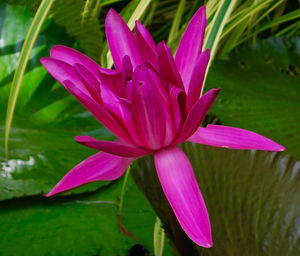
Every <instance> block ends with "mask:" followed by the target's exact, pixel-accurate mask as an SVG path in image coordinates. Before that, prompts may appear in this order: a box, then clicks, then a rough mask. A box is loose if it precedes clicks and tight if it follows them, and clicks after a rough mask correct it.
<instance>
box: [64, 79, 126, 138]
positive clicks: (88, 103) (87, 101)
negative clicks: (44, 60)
mask: <svg viewBox="0 0 300 256" xmlns="http://www.w3.org/2000/svg"><path fill="white" fill-rule="evenodd" d="M64 86H65V87H66V89H67V90H68V91H69V92H70V93H71V94H72V95H74V96H75V97H76V99H77V100H78V101H79V102H80V103H81V104H82V105H83V106H84V107H85V108H86V109H88V110H89V111H90V112H91V113H92V114H93V116H95V117H96V118H97V119H98V120H99V122H100V123H102V124H103V125H104V126H105V127H106V128H107V129H108V130H110V131H111V132H112V133H113V134H115V135H116V136H117V137H118V138H121V139H123V140H125V141H127V142H132V140H131V139H130V137H129V136H128V134H127V133H126V131H125V129H124V128H123V127H122V126H121V125H120V123H119V122H118V121H117V120H116V119H115V118H114V117H113V116H112V115H111V114H110V113H109V112H108V111H107V110H106V109H105V108H104V107H103V106H101V105H100V104H98V103H97V102H95V101H94V100H93V99H92V98H90V97H89V96H88V95H86V94H85V93H83V92H82V91H80V90H79V89H78V88H77V87H76V86H75V85H74V84H73V83H72V82H70V81H69V80H66V81H65V82H64Z"/></svg>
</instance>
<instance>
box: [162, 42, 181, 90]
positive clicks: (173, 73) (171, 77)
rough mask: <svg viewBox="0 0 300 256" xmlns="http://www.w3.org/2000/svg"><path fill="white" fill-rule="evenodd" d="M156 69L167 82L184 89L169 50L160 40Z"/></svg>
mask: <svg viewBox="0 0 300 256" xmlns="http://www.w3.org/2000/svg"><path fill="white" fill-rule="evenodd" d="M157 48H158V70H159V73H160V74H161V76H162V78H163V79H164V80H165V81H166V82H167V83H168V84H172V85H174V86H177V87H178V88H179V89H182V90H184V86H183V82H182V79H181V76H180V74H179V72H178V69H177V67H176V64H175V61H174V58H173V56H172V53H171V50H170V49H169V47H168V46H167V45H166V44H165V42H160V43H159V44H158V47H157Z"/></svg>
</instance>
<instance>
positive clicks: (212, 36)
mask: <svg viewBox="0 0 300 256" xmlns="http://www.w3.org/2000/svg"><path fill="white" fill-rule="evenodd" d="M236 2H237V0H223V1H222V3H221V4H220V6H219V9H218V10H217V12H216V14H215V16H214V18H213V20H212V23H211V29H210V30H209V31H208V33H206V35H205V36H206V38H207V39H205V42H204V49H206V48H210V56H211V57H210V61H209V64H208V67H207V69H206V73H207V71H208V70H209V67H210V63H211V61H212V60H213V58H214V56H215V54H216V50H217V46H218V43H219V41H220V36H221V33H222V31H223V28H224V26H225V24H226V22H227V20H228V18H229V16H230V14H231V12H232V10H233V8H234V6H235V4H236ZM206 32H207V31H206ZM204 85H205V80H204V84H203V86H202V90H201V95H202V93H203V89H204Z"/></svg>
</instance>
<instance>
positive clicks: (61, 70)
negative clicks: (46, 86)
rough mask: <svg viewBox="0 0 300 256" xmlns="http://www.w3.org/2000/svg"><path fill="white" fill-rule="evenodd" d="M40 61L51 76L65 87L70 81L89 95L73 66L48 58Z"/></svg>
mask: <svg viewBox="0 0 300 256" xmlns="http://www.w3.org/2000/svg"><path fill="white" fill-rule="evenodd" d="M40 61H41V63H42V65H43V66H44V67H45V69H46V70H47V71H48V72H49V74H50V75H51V76H53V78H54V79H55V80H57V81H58V82H59V83H61V84H62V85H63V86H64V81H66V80H69V81H71V82H72V83H73V84H74V85H76V87H78V88H79V89H80V90H81V91H83V92H84V93H86V94H89V92H88V90H87V89H86V88H85V86H84V84H83V83H82V81H81V80H80V78H79V77H78V75H77V72H76V70H75V68H74V67H73V66H71V65H70V64H68V63H66V62H64V61H61V60H58V59H53V58H48V57H44V58H41V59H40Z"/></svg>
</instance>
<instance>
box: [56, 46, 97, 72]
mask: <svg viewBox="0 0 300 256" xmlns="http://www.w3.org/2000/svg"><path fill="white" fill-rule="evenodd" d="M50 56H51V57H52V58H55V59H58V60H61V61H64V62H66V63H68V64H69V65H71V66H74V65H75V64H81V65H83V66H85V67H86V68H87V69H88V70H89V71H90V72H91V73H92V74H93V75H94V76H95V77H97V75H98V70H99V69H102V68H101V67H100V66H99V65H98V64H97V63H96V62H95V61H93V60H92V59H90V58H89V57H87V56H86V55H84V54H82V53H81V52H79V51H76V50H74V49H72V48H70V47H67V46H64V45H56V46H54V47H52V49H51V50H50Z"/></svg>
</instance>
